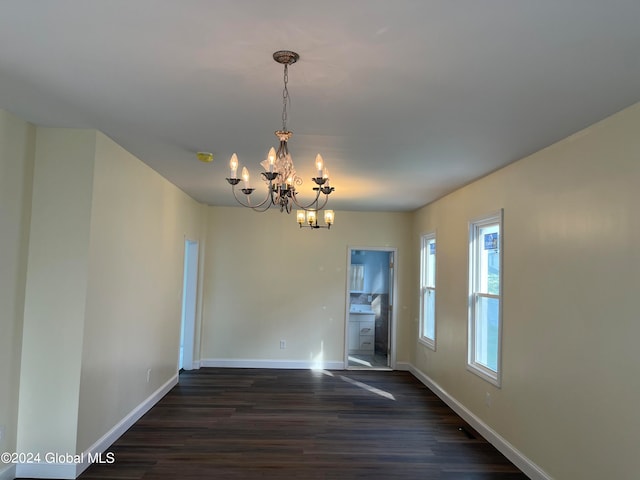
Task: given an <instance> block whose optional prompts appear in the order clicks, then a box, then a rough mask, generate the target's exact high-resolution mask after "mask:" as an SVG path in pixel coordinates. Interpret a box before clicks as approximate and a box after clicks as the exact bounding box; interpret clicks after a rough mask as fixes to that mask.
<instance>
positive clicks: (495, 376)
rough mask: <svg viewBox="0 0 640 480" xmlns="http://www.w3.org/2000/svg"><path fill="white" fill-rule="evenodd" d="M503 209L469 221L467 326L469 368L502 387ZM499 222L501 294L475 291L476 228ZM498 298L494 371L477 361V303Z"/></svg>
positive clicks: (476, 277) (476, 275) (476, 279)
mask: <svg viewBox="0 0 640 480" xmlns="http://www.w3.org/2000/svg"><path fill="white" fill-rule="evenodd" d="M503 217H504V213H503V210H502V209H500V210H499V211H497V212H493V213H491V214H489V215H485V216H482V217H479V218H476V219H473V220H471V221H469V262H468V268H469V272H468V273H469V295H468V296H469V306H468V307H469V308H468V311H469V320H468V326H467V370H469V371H470V372H472V373H475V374H476V375H478V376H479V377H481V378H483V379H484V380H486V381H487V382H489V383H492V384H493V385H495V386H496V387H498V388H500V386H501V382H502V304H503V298H502V285H503V283H504V282H503V268H504V267H503V261H502V259H503V257H504V229H503ZM496 223H497V224H498V225H499V228H500V236H499V241H500V294H499V295H491V294H485V293H475V287H476V285H477V283H478V282H479V279H478V275H479V272H477V258H476V256H477V248H476V241H477V239H476V229H478V228H481V227H484V226H487V225H493V224H496ZM480 296H481V297H487V298H498V299H499V300H500V303H499V305H498V352H497V353H498V359H497V370H498V371H497V372H494V371H493V370H491V369H490V368H487V367H485V366H484V365H482V364H480V363H477V362H476V361H475V310H476V309H475V304H476V299H477V298H478V297H480Z"/></svg>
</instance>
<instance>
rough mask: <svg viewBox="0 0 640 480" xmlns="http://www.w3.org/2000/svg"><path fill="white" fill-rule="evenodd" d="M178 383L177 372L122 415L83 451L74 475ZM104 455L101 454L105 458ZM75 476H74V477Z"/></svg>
mask: <svg viewBox="0 0 640 480" xmlns="http://www.w3.org/2000/svg"><path fill="white" fill-rule="evenodd" d="M177 384H178V374H177V373H176V374H175V375H174V376H172V377H171V378H170V379H169V380H167V381H166V382H165V384H164V385H162V386H161V387H160V388H158V389H157V390H156V391H155V392H153V393H152V394H151V395H150V396H149V397H148V398H147V399H146V400H145V401H144V402H142V403H141V404H140V405H138V406H137V407H136V408H134V409H133V410H132V411H131V412H130V413H129V415H127V416H126V417H124V418H123V419H122V420H120V422H118V423H117V424H116V425H115V426H114V427H113V428H112V429H111V430H109V431H108V432H107V433H105V434H104V435H103V436H102V438H100V439H99V440H98V441H97V442H96V443H94V444H93V445H91V446H90V447H89V448H88V449H87V450H85V451H84V452H83V457H82V458H83V459H85V461H84V462H82V463H79V464H77V465H76V477H77V476H78V475H80V474H81V473H82V472H84V471H85V470H86V469H87V468H88V467H89V465H91V462H90V461H89V460H88V459H90V458H91V457H93V458H95V456H96V454H100V453H102V454H106V453H108V452H107V449H108V448H109V447H110V446H111V445H113V442H115V441H116V440H117V439H118V438H120V437H121V436H122V434H124V432H126V431H127V430H129V428H131V427H132V426H133V424H134V423H136V422H137V421H138V420H140V418H142V416H143V415H144V414H145V413H147V412H148V411H149V410H151V407H153V406H154V405H155V404H156V403H158V402H159V401H160V400H161V399H162V397H164V396H165V395H166V394H167V393H169V390H171V389H172V388H173V387H174V386H175V385H177ZM105 456H106V455H103V458H105ZM74 478H75V477H74Z"/></svg>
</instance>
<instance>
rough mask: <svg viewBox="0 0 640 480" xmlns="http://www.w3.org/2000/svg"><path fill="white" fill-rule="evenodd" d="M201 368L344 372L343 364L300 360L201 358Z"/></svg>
mask: <svg viewBox="0 0 640 480" xmlns="http://www.w3.org/2000/svg"><path fill="white" fill-rule="evenodd" d="M200 365H201V366H202V367H221V368H282V369H287V368H288V369H294V370H344V362H322V363H318V362H307V361H300V360H261V359H244V358H243V359H228V358H203V359H202V360H201V361H200Z"/></svg>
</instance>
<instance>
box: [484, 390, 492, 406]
mask: <svg viewBox="0 0 640 480" xmlns="http://www.w3.org/2000/svg"><path fill="white" fill-rule="evenodd" d="M484 403H485V404H486V405H487V407H490V406H491V394H490V393H489V392H486V393H485V395H484Z"/></svg>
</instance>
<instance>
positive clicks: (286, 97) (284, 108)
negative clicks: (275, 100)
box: [282, 63, 291, 131]
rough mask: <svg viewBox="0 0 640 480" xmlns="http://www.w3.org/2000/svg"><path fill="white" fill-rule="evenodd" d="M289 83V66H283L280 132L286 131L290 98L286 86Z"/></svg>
mask: <svg viewBox="0 0 640 480" xmlns="http://www.w3.org/2000/svg"><path fill="white" fill-rule="evenodd" d="M288 83H289V65H288V64H286V63H285V65H284V88H283V89H282V130H283V131H286V130H287V104H289V105H290V104H291V97H290V96H289V89H288V88H287V84H288Z"/></svg>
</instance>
